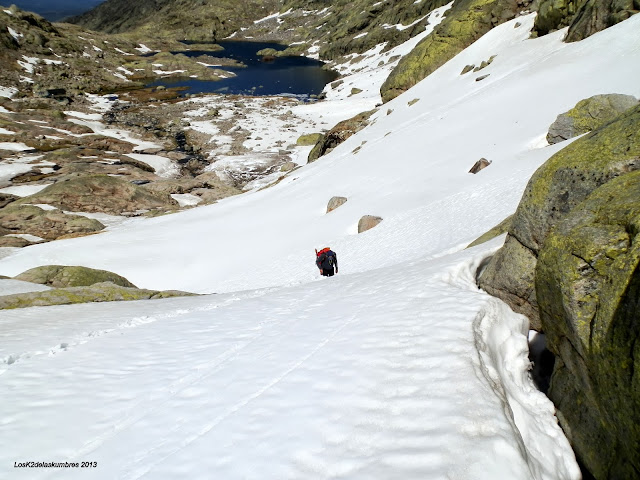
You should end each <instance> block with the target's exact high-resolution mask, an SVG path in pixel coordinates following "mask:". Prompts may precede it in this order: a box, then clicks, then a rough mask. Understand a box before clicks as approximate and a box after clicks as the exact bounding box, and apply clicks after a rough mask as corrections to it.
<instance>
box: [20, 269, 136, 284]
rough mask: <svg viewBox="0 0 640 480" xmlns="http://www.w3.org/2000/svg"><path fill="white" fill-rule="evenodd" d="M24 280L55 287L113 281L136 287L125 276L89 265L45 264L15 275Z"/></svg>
mask: <svg viewBox="0 0 640 480" xmlns="http://www.w3.org/2000/svg"><path fill="white" fill-rule="evenodd" d="M15 279H16V280H22V281H24V282H31V283H40V284H42V285H47V286H49V287H53V288H65V287H86V286H89V285H93V284H95V283H102V282H111V283H113V284H115V285H120V286H121V287H130V288H136V286H135V285H134V284H133V283H131V282H130V281H129V280H127V279H126V278H124V277H121V276H120V275H118V274H115V273H113V272H108V271H106V270H96V269H93V268H87V267H76V266H64V265H45V266H42V267H35V268H32V269H30V270H27V271H26V272H22V273H21V274H20V275H17V276H16V277H15Z"/></svg>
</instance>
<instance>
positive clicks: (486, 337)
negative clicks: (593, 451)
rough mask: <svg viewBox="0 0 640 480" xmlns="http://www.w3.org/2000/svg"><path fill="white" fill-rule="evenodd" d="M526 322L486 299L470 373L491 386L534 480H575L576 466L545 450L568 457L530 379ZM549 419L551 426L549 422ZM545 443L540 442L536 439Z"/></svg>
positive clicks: (547, 405)
mask: <svg viewBox="0 0 640 480" xmlns="http://www.w3.org/2000/svg"><path fill="white" fill-rule="evenodd" d="M474 283H475V282H474ZM528 329H529V320H528V319H527V318H526V317H525V316H524V315H520V314H517V313H515V312H513V311H512V310H511V309H510V308H509V307H508V306H507V304H505V303H504V302H502V301H501V300H499V299H497V298H493V297H491V298H489V299H488V300H487V303H486V305H485V307H484V308H483V309H482V310H480V311H479V312H478V314H477V316H476V318H475V320H474V322H473V334H474V342H475V346H476V349H477V351H478V357H477V359H476V361H475V362H474V367H475V368H476V370H477V371H478V374H479V376H482V377H484V378H485V379H486V381H487V382H488V383H489V385H490V386H491V389H492V390H493V392H494V393H495V395H496V396H497V397H498V398H499V399H500V401H501V403H502V404H503V407H504V412H505V416H506V418H507V420H508V421H509V423H511V425H512V427H513V431H514V433H516V437H517V440H518V446H519V449H520V451H521V452H522V455H523V458H524V459H525V460H526V462H527V465H528V466H529V470H530V471H531V477H532V478H533V479H535V480H547V479H558V478H560V479H563V480H564V479H566V480H578V479H580V478H581V473H580V470H579V468H578V466H577V463H575V462H574V464H573V467H574V468H571V466H570V465H569V462H566V461H563V459H562V458H561V456H560V455H559V453H558V450H557V449H553V448H552V447H550V446H549V445H557V444H558V443H562V442H564V443H565V444H566V448H565V449H564V450H566V451H571V447H570V445H569V442H568V440H567V439H566V437H565V436H564V433H563V432H562V430H561V428H560V426H559V425H558V423H557V420H556V418H555V407H554V405H553V403H552V402H551V401H550V400H549V399H548V398H547V397H546V396H545V395H544V394H543V393H542V392H540V391H538V389H537V388H536V386H535V385H534V383H533V380H532V379H531V375H530V373H529V370H530V368H531V362H530V361H529V358H528V352H529V346H528V341H527V331H528ZM551 419H553V420H551ZM545 437H546V438H550V439H549V441H548V442H542V443H541V442H540V438H545Z"/></svg>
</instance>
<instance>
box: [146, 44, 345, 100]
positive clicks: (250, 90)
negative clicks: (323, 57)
mask: <svg viewBox="0 0 640 480" xmlns="http://www.w3.org/2000/svg"><path fill="white" fill-rule="evenodd" d="M219 44H220V45H221V46H222V47H224V50H223V51H201V50H200V51H194V50H192V51H188V52H180V53H184V54H185V55H187V56H190V57H198V56H200V55H209V56H212V57H218V58H221V57H225V58H233V59H234V60H237V61H239V62H242V63H243V64H244V65H246V67H218V68H220V69H222V70H227V71H230V72H233V73H235V74H236V75H237V76H236V77H233V78H227V79H224V80H219V81H205V80H198V79H194V78H166V79H162V80H157V81H155V82H153V83H151V84H149V85H148V86H159V85H163V86H165V87H167V88H170V87H183V88H185V90H184V91H183V95H184V94H187V93H190V94H196V93H224V94H236V95H283V94H284V95H295V96H301V97H308V96H309V95H318V94H319V93H320V92H322V89H323V88H324V86H325V85H326V84H327V83H329V82H332V81H333V80H335V79H336V78H337V77H338V73H337V72H334V71H331V70H323V69H322V66H323V65H324V63H323V62H320V61H318V60H314V59H312V58H307V57H276V58H275V59H273V61H268V62H265V61H262V59H261V57H259V56H258V55H257V52H258V51H259V50H262V49H264V48H273V49H275V50H284V49H285V48H286V46H284V45H280V44H277V43H265V42H238V41H223V42H220V43H219ZM207 63H215V62H213V61H211V62H207Z"/></svg>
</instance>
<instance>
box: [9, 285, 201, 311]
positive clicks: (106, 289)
mask: <svg viewBox="0 0 640 480" xmlns="http://www.w3.org/2000/svg"><path fill="white" fill-rule="evenodd" d="M191 295H195V294H193V293H188V292H180V291H177V290H167V291H157V290H144V289H138V288H130V287H121V286H120V285H115V284H113V283H111V282H103V283H96V284H93V285H91V286H88V287H69V288H57V289H53V290H47V291H44V292H31V293H19V294H15V295H5V296H2V297H0V310H2V309H14V308H27V307H42V306H48V305H70V304H76V303H91V302H117V301H127V300H149V299H157V298H170V297H185V296H191Z"/></svg>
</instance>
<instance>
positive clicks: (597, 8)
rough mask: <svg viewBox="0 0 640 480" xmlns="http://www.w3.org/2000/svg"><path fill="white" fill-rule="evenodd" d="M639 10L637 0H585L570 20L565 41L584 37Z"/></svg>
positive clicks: (573, 40) (575, 40)
mask: <svg viewBox="0 0 640 480" xmlns="http://www.w3.org/2000/svg"><path fill="white" fill-rule="evenodd" d="M639 10H640V1H639V0H615V1H611V0H587V1H586V2H585V3H584V5H583V6H582V7H581V8H580V10H579V11H578V13H577V14H576V16H575V18H574V19H573V21H572V22H571V26H570V27H569V31H568V32H567V36H566V38H565V42H577V41H579V40H582V39H585V38H587V37H589V36H591V35H593V34H594V33H597V32H599V31H601V30H604V29H605V28H609V27H611V26H613V25H615V24H616V23H620V22H622V21H623V20H626V19H627V18H629V17H630V16H631V15H634V14H636V13H638V11H639Z"/></svg>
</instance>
